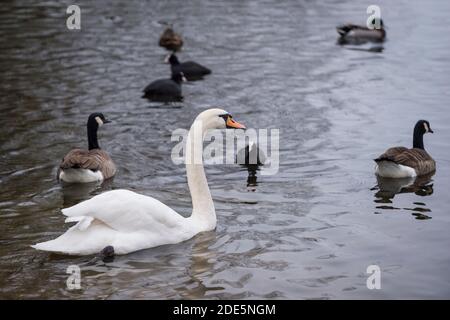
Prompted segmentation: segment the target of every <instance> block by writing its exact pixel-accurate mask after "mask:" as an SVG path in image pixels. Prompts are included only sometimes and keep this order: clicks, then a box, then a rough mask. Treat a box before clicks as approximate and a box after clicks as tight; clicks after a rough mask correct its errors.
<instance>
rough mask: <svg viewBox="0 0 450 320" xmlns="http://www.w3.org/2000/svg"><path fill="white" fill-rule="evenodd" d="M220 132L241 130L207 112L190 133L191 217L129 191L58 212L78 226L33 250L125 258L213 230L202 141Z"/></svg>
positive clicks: (220, 113)
mask: <svg viewBox="0 0 450 320" xmlns="http://www.w3.org/2000/svg"><path fill="white" fill-rule="evenodd" d="M223 117H227V119H225V118H223ZM228 117H230V119H228ZM224 119H225V121H224ZM225 126H233V127H235V128H239V126H241V125H240V124H238V123H236V122H234V121H233V120H231V116H229V114H228V113H226V112H225V111H223V110H221V109H209V110H206V111H204V112H202V113H201V114H200V115H199V116H198V117H197V118H196V120H195V121H194V123H193V124H192V126H191V129H190V131H189V135H188V139H187V145H186V172H187V179H188V184H189V189H190V191H191V197H192V205H193V209H192V215H191V216H190V217H188V218H184V217H183V216H181V215H179V214H178V213H176V212H175V211H174V210H172V209H171V208H169V207H168V206H166V205H165V204H163V203H162V202H160V201H158V200H156V199H154V198H152V197H148V196H144V195H141V194H138V193H135V192H132V191H128V190H114V191H108V192H105V193H103V194H100V195H98V196H95V197H93V198H92V199H90V200H87V201H84V202H81V203H79V204H77V205H75V206H73V207H70V208H66V209H63V210H62V212H63V214H64V215H66V216H67V217H68V218H67V219H66V222H77V224H76V225H74V226H72V227H71V228H69V230H67V231H66V233H64V234H63V235H61V236H60V237H58V238H56V239H54V240H50V241H47V242H42V243H38V244H36V245H34V246H33V247H34V248H36V249H38V250H44V251H52V252H59V253H64V254H70V255H88V254H95V253H98V252H100V251H101V250H102V249H103V248H105V247H107V246H113V247H114V252H115V253H116V254H126V253H129V252H133V251H137V250H141V249H146V248H152V247H156V246H160V245H163V244H174V243H178V242H181V241H185V240H188V239H190V238H192V237H193V236H194V235H196V234H197V233H199V232H202V231H209V230H214V229H215V227H216V213H215V209H214V203H213V201H212V197H211V193H210V191H209V187H208V183H207V181H206V176H205V172H204V169H203V159H202V151H203V143H202V141H203V137H204V135H205V134H206V131H207V130H208V129H213V128H224V127H225ZM241 127H243V126H241Z"/></svg>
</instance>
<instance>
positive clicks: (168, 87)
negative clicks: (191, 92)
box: [142, 72, 186, 102]
mask: <svg viewBox="0 0 450 320" xmlns="http://www.w3.org/2000/svg"><path fill="white" fill-rule="evenodd" d="M183 81H186V78H185V77H184V75H183V73H182V72H178V73H172V78H170V79H159V80H156V81H153V82H152V83H150V84H149V85H148V86H146V87H145V89H144V90H143V92H144V95H143V96H142V97H143V98H147V99H150V100H153V101H160V102H171V101H181V100H183V96H182V95H181V82H183Z"/></svg>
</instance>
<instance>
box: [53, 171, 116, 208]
mask: <svg viewBox="0 0 450 320" xmlns="http://www.w3.org/2000/svg"><path fill="white" fill-rule="evenodd" d="M113 181H114V177H113V178H111V179H108V180H105V181H103V182H101V181H100V182H90V183H64V182H61V191H62V194H63V207H64V208H67V207H71V206H74V205H76V204H78V203H79V202H81V201H84V200H88V199H90V198H91V197H92V196H93V195H94V193H95V194H98V193H102V192H105V191H108V190H111V189H112V186H113Z"/></svg>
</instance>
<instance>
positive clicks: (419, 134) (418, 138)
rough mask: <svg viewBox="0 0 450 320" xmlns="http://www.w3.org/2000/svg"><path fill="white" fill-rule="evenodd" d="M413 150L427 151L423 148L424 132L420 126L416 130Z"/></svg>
mask: <svg viewBox="0 0 450 320" xmlns="http://www.w3.org/2000/svg"><path fill="white" fill-rule="evenodd" d="M413 148H418V149H422V150H425V148H424V146H423V131H421V129H420V127H419V126H416V127H415V128H414V137H413Z"/></svg>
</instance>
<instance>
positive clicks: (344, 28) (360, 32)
mask: <svg viewBox="0 0 450 320" xmlns="http://www.w3.org/2000/svg"><path fill="white" fill-rule="evenodd" d="M374 22H375V21H374ZM336 30H337V32H338V33H339V35H340V38H339V42H340V43H341V44H345V43H364V42H368V41H371V42H382V41H384V39H385V38H386V30H385V28H384V25H383V20H381V19H380V28H378V29H377V28H374V29H369V28H368V27H366V26H358V25H355V24H351V23H347V24H343V25H340V26H337V27H336Z"/></svg>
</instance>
